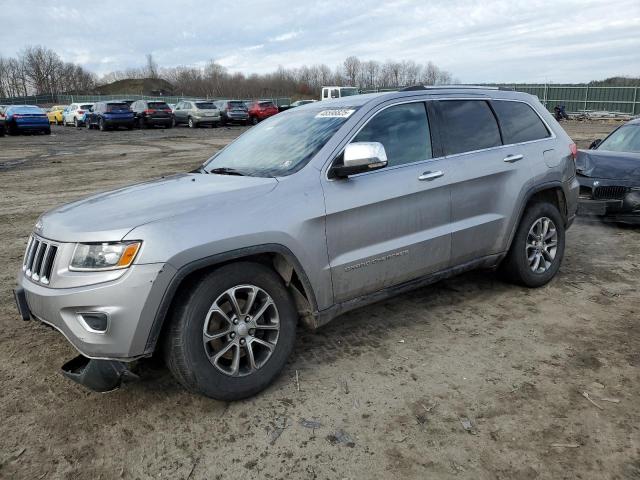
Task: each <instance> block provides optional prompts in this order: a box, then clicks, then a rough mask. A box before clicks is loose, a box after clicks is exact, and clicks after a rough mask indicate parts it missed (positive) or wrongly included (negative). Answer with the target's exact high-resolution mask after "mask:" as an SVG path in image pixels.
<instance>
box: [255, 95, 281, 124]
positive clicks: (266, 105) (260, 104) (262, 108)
mask: <svg viewBox="0 0 640 480" xmlns="http://www.w3.org/2000/svg"><path fill="white" fill-rule="evenodd" d="M247 108H248V109H249V121H250V122H251V123H252V124H253V125H255V124H257V123H258V122H260V121H262V120H264V119H265V118H269V117H271V116H273V115H275V114H276V113H278V107H276V106H275V105H274V104H273V102H272V101H270V100H263V101H256V102H251V103H249V104H248V105H247Z"/></svg>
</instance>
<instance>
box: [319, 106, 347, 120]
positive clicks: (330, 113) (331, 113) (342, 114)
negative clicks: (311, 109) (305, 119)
mask: <svg viewBox="0 0 640 480" xmlns="http://www.w3.org/2000/svg"><path fill="white" fill-rule="evenodd" d="M353 112H355V110H352V109H349V108H339V109H338V108H336V109H333V110H323V111H321V112H320V113H318V114H317V115H316V118H349V117H350V116H351V115H352V114H353Z"/></svg>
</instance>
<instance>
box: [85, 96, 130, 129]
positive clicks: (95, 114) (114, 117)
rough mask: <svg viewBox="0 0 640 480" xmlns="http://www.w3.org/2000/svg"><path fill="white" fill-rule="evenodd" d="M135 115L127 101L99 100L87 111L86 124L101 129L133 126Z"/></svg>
mask: <svg viewBox="0 0 640 480" xmlns="http://www.w3.org/2000/svg"><path fill="white" fill-rule="evenodd" d="M133 125H134V115H133V112H132V111H131V110H130V109H129V106H128V105H127V104H126V103H123V102H118V101H111V102H98V103H96V104H95V105H94V106H93V107H92V108H91V110H90V111H89V112H88V113H87V116H86V118H85V126H86V127H87V128H88V129H92V128H98V129H100V130H101V131H105V130H109V129H111V128H116V129H117V128H118V127H126V128H128V129H129V130H131V129H132V128H133Z"/></svg>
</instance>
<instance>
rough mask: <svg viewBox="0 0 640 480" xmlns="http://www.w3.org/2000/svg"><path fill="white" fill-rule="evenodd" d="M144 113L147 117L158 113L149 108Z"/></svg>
mask: <svg viewBox="0 0 640 480" xmlns="http://www.w3.org/2000/svg"><path fill="white" fill-rule="evenodd" d="M144 113H146V114H147V115H150V114H152V113H156V111H155V110H152V109H150V108H149V109H147V110H145V111H144Z"/></svg>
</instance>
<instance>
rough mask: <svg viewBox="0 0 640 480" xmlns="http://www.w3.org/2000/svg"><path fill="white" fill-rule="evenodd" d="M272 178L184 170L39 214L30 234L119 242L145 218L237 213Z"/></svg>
mask: <svg viewBox="0 0 640 480" xmlns="http://www.w3.org/2000/svg"><path fill="white" fill-rule="evenodd" d="M277 184H278V182H277V180H275V179H273V178H259V177H240V176H235V175H234V176H232V175H215V174H200V173H188V174H180V175H174V176H171V177H167V178H163V179H158V180H154V181H150V182H145V183H141V184H137V185H132V186H129V187H124V188H121V189H119V190H114V191H111V192H105V193H100V194H98V195H94V196H91V197H88V198H85V199H82V200H79V201H76V202H73V203H69V204H67V205H63V206H61V207H58V208H55V209H53V210H51V211H49V212H47V213H45V214H44V215H43V216H42V217H41V218H40V220H39V221H38V223H37V225H36V233H38V234H39V235H42V236H43V237H46V238H49V239H51V240H56V241H60V242H96V241H97V242H104V241H118V240H121V239H122V238H123V237H124V236H125V235H126V234H127V233H128V232H129V231H130V230H131V229H133V228H135V227H138V226H140V225H143V224H145V223H149V222H155V221H158V220H162V219H166V218H169V217H173V216H176V215H185V214H188V213H190V212H193V211H196V210H200V211H206V210H207V209H226V210H227V211H229V212H235V213H236V214H237V212H238V209H241V208H242V204H243V202H244V203H248V202H253V201H255V199H256V198H258V197H261V196H263V195H265V194H267V193H268V192H270V191H271V190H273V189H274V188H275V186H276V185H277Z"/></svg>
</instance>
